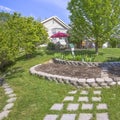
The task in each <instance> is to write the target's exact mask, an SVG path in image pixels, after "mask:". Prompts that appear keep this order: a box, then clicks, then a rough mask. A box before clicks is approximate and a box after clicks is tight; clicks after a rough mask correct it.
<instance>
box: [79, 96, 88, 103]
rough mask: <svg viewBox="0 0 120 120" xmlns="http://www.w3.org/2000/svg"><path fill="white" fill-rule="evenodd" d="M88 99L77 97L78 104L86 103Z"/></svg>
mask: <svg viewBox="0 0 120 120" xmlns="http://www.w3.org/2000/svg"><path fill="white" fill-rule="evenodd" d="M88 101H89V100H88V97H79V99H78V102H88Z"/></svg>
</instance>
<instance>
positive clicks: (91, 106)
mask: <svg viewBox="0 0 120 120" xmlns="http://www.w3.org/2000/svg"><path fill="white" fill-rule="evenodd" d="M92 109H93V104H85V103H83V104H82V110H92Z"/></svg>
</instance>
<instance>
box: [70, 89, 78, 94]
mask: <svg viewBox="0 0 120 120" xmlns="http://www.w3.org/2000/svg"><path fill="white" fill-rule="evenodd" d="M68 93H69V94H76V93H77V90H74V91H70V92H68Z"/></svg>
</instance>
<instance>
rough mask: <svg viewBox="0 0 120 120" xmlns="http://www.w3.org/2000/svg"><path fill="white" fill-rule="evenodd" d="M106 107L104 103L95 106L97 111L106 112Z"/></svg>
mask: <svg viewBox="0 0 120 120" xmlns="http://www.w3.org/2000/svg"><path fill="white" fill-rule="evenodd" d="M107 109H108V107H107V104H105V103H100V104H98V105H97V110H107Z"/></svg>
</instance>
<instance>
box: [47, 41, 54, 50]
mask: <svg viewBox="0 0 120 120" xmlns="http://www.w3.org/2000/svg"><path fill="white" fill-rule="evenodd" d="M47 49H48V50H55V44H54V43H52V42H49V43H48V46H47Z"/></svg>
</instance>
